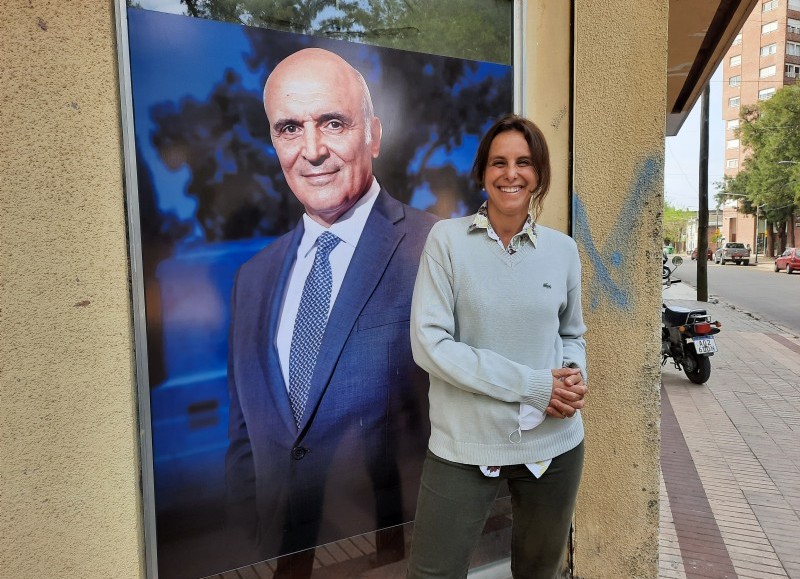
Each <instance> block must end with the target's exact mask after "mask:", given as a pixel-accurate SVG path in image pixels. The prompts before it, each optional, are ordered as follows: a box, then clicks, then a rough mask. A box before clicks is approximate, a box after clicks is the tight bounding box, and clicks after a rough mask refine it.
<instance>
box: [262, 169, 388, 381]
mask: <svg viewBox="0 0 800 579" xmlns="http://www.w3.org/2000/svg"><path fill="white" fill-rule="evenodd" d="M380 190H381V187H380V185H378V181H377V180H376V179H375V177H373V178H372V185H371V186H370V188H369V190H368V191H367V192H366V193H365V194H364V195H362V196H361V198H360V199H359V200H358V201H356V203H355V205H353V206H352V207H351V208H350V209H349V210H348V211H347V213H345V214H344V215H342V216H341V217H340V218H339V219H338V220H337V221H336V223H334V224H333V225H331V226H330V228H326V227H324V226H323V225H321V224H319V223H317V222H316V221H314V220H313V219H311V218H310V217H309V216H308V215H307V214H303V227H304V229H305V231H304V232H303V238H302V239H301V240H300V245H299V246H298V247H297V256H296V259H295V262H294V265H293V266H292V270H291V271H290V272H289V282H288V284H287V285H286V292H285V294H284V297H283V305H282V306H281V316H280V320H279V322H278V331H277V333H276V335H275V346H276V347H277V349H278V359H279V360H280V364H281V374H282V375H283V381H284V384H285V385H286V390H287V392H288V390H289V351H290V349H291V345H292V334H293V333H294V323H295V319H296V318H297V310H298V309H299V308H300V298H301V297H302V295H303V286H304V285H305V283H306V277H308V274H309V272H310V271H311V266H312V265H314V256H316V254H317V238H318V237H319V236H320V235H322V233H324V232H325V231H330V232H331V233H333V234H334V235H335V236H336V237H338V238H339V239H341V242H340V243H339V244H338V245H337V246H336V247H335V248H334V249H333V251H331V255H330V261H331V275H332V278H333V284H332V287H331V303H330V306H329V308H328V314H330V312H331V310H332V309H333V304H334V303H336V297H337V296H338V295H339V290H340V289H341V287H342V282H343V281H344V276H345V274H346V273H347V268H348V267H349V266H350V260H351V259H352V258H353V254H354V253H355V251H356V246H357V245H358V240H359V239H361V233H362V232H363V231H364V226H365V225H366V223H367V218H368V217H369V214H370V212H371V211H372V206H373V205H374V204H375V200H376V199H377V198H378V193H380Z"/></svg>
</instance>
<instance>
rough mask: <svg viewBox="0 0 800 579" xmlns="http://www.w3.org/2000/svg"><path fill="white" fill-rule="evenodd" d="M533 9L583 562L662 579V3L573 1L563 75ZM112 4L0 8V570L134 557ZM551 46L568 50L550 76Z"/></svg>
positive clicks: (544, 8)
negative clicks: (580, 334)
mask: <svg viewBox="0 0 800 579" xmlns="http://www.w3.org/2000/svg"><path fill="white" fill-rule="evenodd" d="M527 6H528V14H527V17H528V19H529V20H528V25H529V26H528V35H529V37H528V39H527V43H528V45H527V51H528V56H529V58H530V61H529V62H531V63H532V65H531V66H533V67H537V70H539V71H540V72H539V75H538V76H537V75H536V74H532V75H530V76H529V82H530V88H531V90H529V91H528V93H527V94H528V103H527V108H528V110H529V111H530V114H531V115H532V116H535V117H536V118H537V120H540V119H543V121H542V120H540V123H542V122H544V124H546V125H547V128H546V132H547V134H548V138H549V139H551V141H552V142H553V143H554V147H555V149H556V153H555V156H554V157H555V159H556V161H555V163H556V170H557V173H558V174H557V175H556V176H555V179H554V184H555V187H554V195H553V198H552V199H551V200H550V201H549V206H548V211H549V212H550V214H549V215H550V216H549V217H548V219H549V222H552V223H553V224H555V225H557V226H559V227H560V228H562V229H566V226H567V222H566V214H567V211H566V208H568V207H569V204H568V201H569V199H570V195H569V193H570V191H569V186H568V184H569V183H570V180H569V175H570V173H569V171H570V166H569V163H570V162H571V163H572V170H574V174H573V180H572V185H573V187H572V191H571V193H572V196H571V199H572V211H573V226H574V234H575V237H576V240H577V241H578V244H579V248H580V252H581V255H582V259H583V280H584V309H585V312H586V319H587V323H588V325H589V333H588V335H587V339H588V343H589V365H590V369H589V371H590V376H591V378H590V382H589V383H590V387H591V393H590V396H589V399H588V407H587V409H586V412H585V420H586V428H587V441H586V445H587V462H586V469H585V474H584V482H583V487H582V491H581V496H580V499H579V506H578V512H577V514H576V532H575V536H574V565H575V573H576V576H578V577H582V578H606V577H608V578H615V579H616V578H619V577H642V578H645V577H655V576H656V567H657V532H658V448H659V446H658V440H659V429H658V424H659V379H660V365H659V360H658V352H659V331H660V330H659V311H660V302H659V296H660V292H659V291H658V285H657V283H658V281H657V280H658V277H657V275H656V272H657V271H658V267H659V263H658V261H659V259H660V255H661V224H660V215H661V209H662V204H663V146H664V112H665V87H666V52H667V8H668V2H667V0H645V1H643V2H639V3H637V4H635V5H631V4H630V3H629V2H627V1H623V0H576V2H575V22H574V35H575V44H574V55H575V65H574V78H575V81H574V87H572V92H571V93H570V86H569V83H570V75H569V70H568V68H567V67H568V63H569V60H568V50H569V46H568V44H566V43H565V39H566V37H565V36H563V34H562V35H561V36H560V37H559V34H553V33H552V31H551V30H550V26H549V25H548V22H556V23H562V24H564V23H565V22H564V19H567V22H566V24H567V25H568V24H569V23H568V18H569V12H568V10H567V9H566V6H568V4H567V3H565V2H561V1H558V2H554V0H540V1H529V2H528V3H527ZM113 22H114V18H113V6H112V2H111V1H110V0H106V1H105V2H99V3H98V2H89V1H87V0H80V1H76V2H72V3H63V2H61V3H58V2H52V1H45V0H42V1H38V0H30V1H29V2H18V3H13V4H12V5H10V6H8V7H6V11H5V13H4V18H3V22H2V24H0V27H2V29H1V30H0V38H2V39H3V47H4V50H3V51H0V59H2V62H0V64H1V65H2V66H0V71H2V72H1V73H0V74H2V80H3V81H4V82H2V86H0V95H2V101H1V102H2V103H3V107H2V111H3V113H2V114H3V123H0V127H1V128H0V130H1V131H2V133H1V134H2V139H0V147H2V150H0V154H1V156H2V158H3V165H2V168H0V171H2V179H0V184H2V195H0V236H2V237H0V248H2V249H1V250H0V259H2V263H0V266H1V267H2V275H3V277H2V280H0V334H2V335H3V336H4V339H3V340H2V341H0V362H1V363H2V373H1V374H0V387H2V391H3V393H4V394H3V403H2V405H0V408H2V413H3V414H2V418H1V419H0V423H2V425H3V426H2V428H3V430H2V440H1V443H2V449H1V450H0V452H1V453H2V456H3V478H2V492H1V493H0V496H2V508H0V521H2V536H3V541H2V547H1V548H2V552H0V576H2V577H13V578H14V579H27V578H31V579H33V578H37V579H38V578H41V577H54V576H64V577H82V578H93V577H118V578H135V577H142V576H143V574H144V571H143V568H144V554H143V547H142V545H143V532H142V514H141V512H142V507H141V488H140V486H139V470H140V465H139V458H138V452H137V448H138V446H137V444H138V443H137V439H138V425H137V422H136V413H135V408H136V401H135V400H136V398H135V385H134V375H133V341H132V330H131V315H132V313H131V305H130V303H131V302H130V299H131V298H130V287H129V270H128V251H127V245H126V243H127V242H126V231H125V200H124V188H123V166H122V153H121V144H120V116H119V95H118V89H117V70H116V49H115V31H114V24H113ZM558 30H562V31H563V30H566V28H559V29H558ZM548 31H549V32H548ZM548 33H549V34H550V36H549V37H548V36H547V34H548ZM548 38H549V40H548ZM543 40H544V41H545V42H543ZM545 48H547V49H549V50H552V51H553V52H552V54H557V55H559V56H558V58H560V59H561V60H560V62H561V63H562V64H561V68H560V72H558V71H556V72H553V73H548V74H547V75H546V76H547V78H543V77H542V74H541V70H540V68H539V67H542V66H545V65H549V66H552V62H554V60H550V59H548V55H547V50H545ZM565 56H566V58H565ZM556 68H557V67H556ZM543 81H547V82H554V83H558V88H557V89H552V87H550V88H547V87H546V85H547V83H545V82H543ZM537 84H538V85H539V86H540V87H542V89H541V90H542V91H543V92H537V90H534V89H535V88H536V85H537ZM547 90H552V91H553V92H550V93H547V92H546V91H547ZM570 94H571V96H572V102H570ZM570 107H571V109H572V115H573V117H572V124H571V125H570V122H569V120H570V119H569V115H570ZM570 129H571V132H570ZM570 142H572V147H571V151H570V147H569V143H570ZM570 153H571V155H570ZM558 216H561V217H560V218H559V217H558ZM621 318H624V319H625V320H626V324H625V325H626V327H628V328H630V331H629V332H627V333H626V334H625V335H622V336H621V335H620V334H619V331H618V329H619V323H620V319H621ZM610 335H614V336H615V339H613V340H610V339H608V336H610ZM9 336H10V337H11V339H8V338H7V337H9ZM608 360H615V363H614V364H609V363H607V361H608Z"/></svg>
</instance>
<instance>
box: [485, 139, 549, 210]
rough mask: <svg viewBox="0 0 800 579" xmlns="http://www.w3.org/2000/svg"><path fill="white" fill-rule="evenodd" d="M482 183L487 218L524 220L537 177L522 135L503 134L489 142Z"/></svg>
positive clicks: (537, 182) (537, 184)
mask: <svg viewBox="0 0 800 579" xmlns="http://www.w3.org/2000/svg"><path fill="white" fill-rule="evenodd" d="M483 183H484V187H485V188H486V192H487V193H488V195H489V201H488V206H489V216H490V217H491V216H492V215H493V214H495V215H497V214H499V215H503V216H505V217H508V218H512V219H519V220H520V221H524V219H525V216H527V214H528V204H529V203H530V199H531V195H532V194H533V192H534V191H535V190H536V188H537V187H538V186H539V177H538V176H537V175H536V170H535V169H534V168H533V160H532V158H531V150H530V148H529V147H528V142H527V141H526V140H525V137H524V136H523V134H522V133H520V132H519V131H504V132H502V133H500V134H498V135H497V136H496V137H495V138H494V140H492V144H491V145H490V146H489V159H488V161H487V163H486V169H485V170H484V174H483ZM499 215H498V216H499Z"/></svg>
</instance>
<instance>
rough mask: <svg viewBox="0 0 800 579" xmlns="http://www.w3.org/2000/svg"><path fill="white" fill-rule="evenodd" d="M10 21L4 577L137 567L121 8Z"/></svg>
mask: <svg viewBox="0 0 800 579" xmlns="http://www.w3.org/2000/svg"><path fill="white" fill-rule="evenodd" d="M2 12H3V17H2V20H0V117H2V122H0V159H2V163H1V165H0V188H1V189H0V336H2V338H0V390H1V391H2V401H0V413H1V415H0V429H2V431H1V432H2V434H1V435H0V436H2V440H0V462H1V463H2V482H1V483H0V484H1V485H2V487H1V488H0V497H1V498H0V500H1V501H2V503H1V504H0V524H1V525H2V528H0V537H1V539H0V576H2V577H8V578H13V579H25V578H31V579H41V578H50V577H76V578H77V577H81V578H88V577H139V576H140V575H141V569H142V568H143V565H142V558H143V556H142V548H141V544H140V542H141V522H140V521H141V514H140V511H141V506H140V499H139V496H140V489H139V479H138V476H139V475H138V462H137V461H138V458H137V448H138V445H137V426H136V422H135V404H134V392H135V390H134V385H133V366H132V359H133V355H132V339H131V335H132V334H131V321H130V320H131V317H130V292H129V283H128V261H127V247H126V236H125V214H124V200H123V184H122V159H121V147H120V122H119V113H118V110H119V105H118V102H119V101H118V90H117V73H116V52H115V36H114V25H113V10H112V4H111V2H110V1H105V2H96V1H89V0H82V1H80V2H78V1H76V2H57V1H55V0H50V1H43V0H16V1H14V2H4V3H3V11H2Z"/></svg>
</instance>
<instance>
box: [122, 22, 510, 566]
mask: <svg viewBox="0 0 800 579" xmlns="http://www.w3.org/2000/svg"><path fill="white" fill-rule="evenodd" d="M128 29H129V39H130V64H131V83H132V90H133V105H134V122H135V134H136V161H137V174H138V178H139V191H138V196H139V205H140V215H141V226H140V230H141V231H140V232H141V239H142V260H143V272H142V273H143V277H144V286H145V296H146V310H147V350H148V364H149V377H150V412H151V417H152V441H153V453H154V473H155V500H156V512H157V521H158V522H157V525H158V541H159V558H160V559H162V560H167V559H169V557H170V555H169V553H168V552H166V549H165V546H166V545H168V544H170V543H171V542H174V541H190V542H191V541H194V540H195V539H196V538H197V537H202V535H203V533H204V530H205V529H210V528H213V527H215V526H218V525H219V522H220V520H221V517H222V510H223V498H224V456H225V450H226V448H227V413H228V394H227V380H226V367H227V330H228V323H229V305H228V300H229V294H230V290H231V286H232V282H233V277H234V275H235V272H236V270H237V269H238V268H239V266H240V265H241V264H242V263H243V262H244V261H246V260H247V259H249V258H250V257H251V256H252V255H254V254H255V253H256V252H258V251H259V250H260V249H262V248H263V247H265V246H266V245H267V244H268V243H270V241H271V240H272V239H274V238H275V237H277V236H279V235H281V234H283V233H285V232H286V231H288V230H289V229H291V228H292V227H293V226H294V225H295V223H296V221H297V219H298V218H299V216H300V215H301V213H302V207H301V206H300V205H299V204H298V203H297V201H296V200H295V199H294V197H293V196H292V195H291V193H290V192H289V190H288V188H287V187H286V184H285V181H284V180H283V175H282V173H281V171H280V167H279V165H278V162H277V158H276V157H275V153H274V150H273V149H272V146H271V143H270V141H269V134H268V132H267V122H266V116H265V115H264V112H263V108H262V105H261V92H262V88H263V84H264V81H265V80H266V77H267V75H268V74H269V71H270V70H271V69H272V67H273V66H274V65H275V64H276V63H277V62H278V61H280V60H281V59H282V58H284V57H285V56H286V55H288V54H290V53H292V52H294V51H296V50H299V49H301V48H303V47H306V46H321V47H323V48H326V49H328V50H332V51H334V52H337V53H339V54H341V55H342V56H343V57H345V58H346V59H347V60H348V61H349V62H351V64H353V65H354V66H355V67H356V68H358V69H359V70H360V71H361V73H362V74H363V75H364V77H365V78H366V80H367V82H368V84H369V85H370V90H371V92H372V96H373V100H374V102H375V108H376V114H377V115H378V116H379V117H380V118H381V120H382V123H383V128H384V138H383V143H382V150H381V157H380V159H378V161H377V162H376V165H375V174H376V176H377V178H378V180H379V181H380V182H381V184H382V185H384V186H385V187H386V188H387V189H388V190H389V191H390V192H391V193H392V194H393V195H395V196H396V197H398V198H400V199H401V200H402V201H404V202H406V203H409V204H410V205H412V206H416V207H418V208H421V209H427V210H429V211H432V212H434V213H436V214H438V215H440V216H442V217H450V216H455V215H463V214H465V213H467V212H471V211H474V210H475V209H477V206H478V204H479V203H480V202H481V200H482V194H481V192H480V191H479V190H478V188H477V187H474V186H473V185H472V184H471V183H470V181H469V177H468V173H469V169H470V167H471V164H472V158H473V155H474V151H475V149H476V147H477V143H478V140H479V138H480V135H481V134H482V132H483V131H484V130H485V129H486V128H487V127H488V125H489V124H490V123H491V122H492V120H493V119H494V118H495V117H497V116H499V115H501V114H503V113H505V112H508V111H510V110H511V108H512V105H511V98H512V97H511V94H512V77H511V68H510V67H508V66H504V65H497V64H491V63H479V62H472V61H463V60H459V59H454V58H445V57H438V56H431V55H424V54H419V53H412V52H405V51H398V50H390V49H383V48H376V47H372V46H367V45H359V44H352V43H347V42H342V41H335V40H327V39H319V38H312V37H307V36H301V35H294V34H289V33H282V32H275V31H268V30H263V29H252V28H247V27H243V26H238V25H233V24H225V23H219V22H213V21H207V20H200V19H194V18H190V17H184V16H174V15H167V14H162V13H157V12H150V11H145V10H140V9H129V10H128ZM196 544H197V545H201V544H202V541H200V542H198V543H196ZM198 548H200V547H198ZM181 551H182V552H184V553H191V548H188V549H186V548H185V545H184V547H182V548H181ZM184 556H186V557H187V558H189V555H184Z"/></svg>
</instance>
